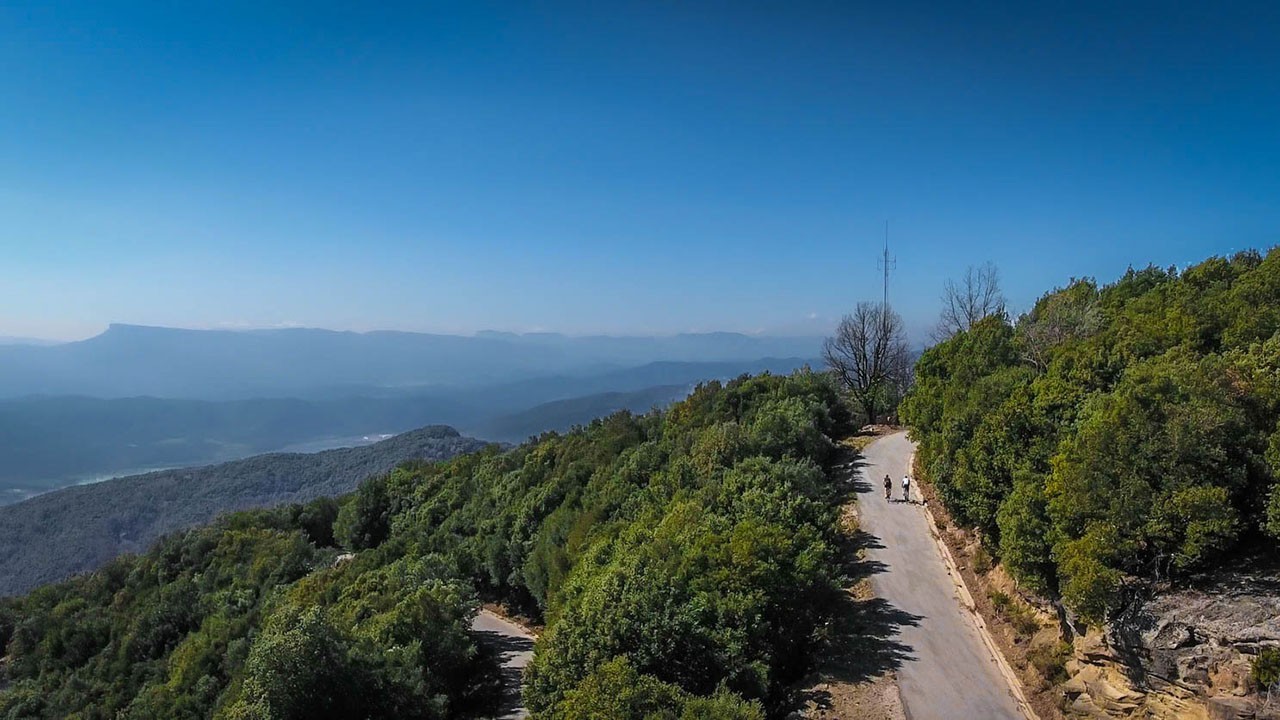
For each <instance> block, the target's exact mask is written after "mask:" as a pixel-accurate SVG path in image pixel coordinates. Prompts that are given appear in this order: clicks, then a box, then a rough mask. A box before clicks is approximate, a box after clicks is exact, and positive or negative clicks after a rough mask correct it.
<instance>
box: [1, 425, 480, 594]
mask: <svg viewBox="0 0 1280 720" xmlns="http://www.w3.org/2000/svg"><path fill="white" fill-rule="evenodd" d="M486 444H487V443H485V442H483V441H480V440H476V439H475V438H469V437H464V436H462V435H460V434H458V431H456V430H454V429H453V428H451V427H447V426H443V425H435V426H431V427H425V428H419V429H417V430H413V431H411V432H407V433H401V434H400V435H396V436H395V437H392V438H388V439H386V440H383V441H381V442H377V443H374V444H372V445H365V446H363V447H354V448H339V449H337V450H325V451H323V452H318V453H312V454H300V453H274V454H270V455H259V456H256V457H251V458H246V459H244V460H236V461H233V462H229V463H222V464H220V465H211V466H209V467H201V468H181V469H178V470H163V471H160V472H153V473H146V474H144V475H135V476H132V477H123V478H116V479H114V480H107V481H104V482H100V483H94V484H91V485H80V486H77V487H71V488H66V489H63V490H58V491H55V492H51V493H47V494H45V495H40V496H38V497H35V498H32V499H30V500H27V501H26V502H23V503H18V504H16V505H8V506H5V507H0V596H3V595H9V594H12V593H17V592H25V591H27V590H29V589H31V588H33V587H35V586H36V585H39V584H41V583H47V582H52V581H55V580H62V579H65V578H67V577H69V576H71V575H73V574H75V573H79V572H84V571H86V570H94V569H96V568H98V567H101V566H102V565H103V564H105V563H106V562H107V561H109V560H111V559H112V558H114V557H115V556H117V555H119V554H121V553H125V552H142V551H144V550H146V549H147V548H148V547H149V546H150V545H151V543H153V542H155V540H156V539H157V538H159V537H160V536H161V535H163V534H165V533H169V532H173V531H174V530H178V529H180V528H187V527H191V526H192V525H197V524H200V523H206V522H209V521H210V520H213V519H214V517H216V516H217V515H218V514H220V513H224V512H228V511H231V510H244V509H248V508H256V507H265V506H268V505H278V504H281V503H305V502H309V501H311V500H313V499H315V498H318V497H325V496H334V495H342V494H344V493H348V492H351V491H352V490H353V489H355V487H356V485H358V484H359V483H360V481H361V480H364V479H365V478H367V477H369V476H370V475H375V474H379V473H385V472H388V471H390V470H391V469H392V468H394V467H396V466H397V465H399V464H400V463H402V462H405V461H406V460H446V459H448V458H451V457H454V456H455V455H459V454H462V453H468V452H475V451H476V450H479V449H480V448H483V447H484V446H485V445H486Z"/></svg>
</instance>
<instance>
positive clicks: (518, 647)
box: [471, 610, 533, 720]
mask: <svg viewBox="0 0 1280 720" xmlns="http://www.w3.org/2000/svg"><path fill="white" fill-rule="evenodd" d="M471 630H472V632H474V633H476V635H478V636H479V638H480V641H481V642H483V643H486V644H488V645H489V646H490V647H493V648H494V649H495V650H497V651H498V653H499V654H500V656H501V659H502V682H503V686H504V687H505V689H506V694H505V696H504V697H503V698H502V702H501V707H500V709H499V711H498V712H499V713H500V714H499V715H498V718H499V720H518V719H519V718H527V717H529V712H528V711H527V710H525V708H524V705H523V704H522V702H521V699H520V682H521V680H522V679H523V675H524V668H525V666H526V665H528V664H529V661H530V660H532V659H533V635H532V634H531V633H530V632H529V631H528V630H525V629H524V628H522V627H520V626H519V625H516V624H515V623H513V622H511V621H510V620H506V619H504V618H501V617H498V616H497V615H495V614H493V613H491V612H489V611H488V610H481V611H480V613H479V614H478V615H476V618H475V620H473V621H472V622H471Z"/></svg>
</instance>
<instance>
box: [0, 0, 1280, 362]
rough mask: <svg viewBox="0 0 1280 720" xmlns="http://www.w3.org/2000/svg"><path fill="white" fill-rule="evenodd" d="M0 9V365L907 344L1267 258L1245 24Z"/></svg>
mask: <svg viewBox="0 0 1280 720" xmlns="http://www.w3.org/2000/svg"><path fill="white" fill-rule="evenodd" d="M305 8H306V10H305V11H299V10H298V9H297V8H296V7H290V6H288V5H285V4H270V5H261V4H257V5H249V6H246V5H235V4H220V5H218V6H216V7H211V8H193V7H186V6H163V5H137V4H130V3H119V4H117V3H110V2H108V3H94V4H84V3H75V2H54V3H32V4H29V5H25V6H24V5H21V4H19V5H8V6H6V9H5V10H4V11H0V19H3V20H5V21H6V25H5V27H6V42H5V43H4V44H3V45H0V68H4V69H6V70H8V72H5V73H3V76H4V78H5V79H4V81H3V82H4V87H5V97H6V102H5V103H4V105H3V107H0V154H3V156H4V157H5V158H6V162H5V163H4V164H3V166H2V167H0V215H3V216H4V217H5V223H4V224H3V227H0V246H3V247H4V250H5V252H4V260H5V262H4V263H3V264H0V308H2V309H0V335H8V336H19V337H37V338H51V339H59V340H66V339H72V338H84V337H88V336H91V335H93V334H95V333H96V332H98V331H100V330H101V329H102V328H104V327H106V325H107V323H109V322H112V321H126V322H129V323H134V324H140V325H156V326H171V327H201V328H218V327H227V328H234V327H242V326H256V327H270V326H278V325H302V326H308V327H325V328H334V329H340V330H346V329H349V330H356V331H366V330H373V329H398V330H405V331H418V332H435V333H451V334H468V333H472V332H475V331H477V330H481V329H486V328H489V329H496V330H499V331H504V330H508V331H526V332H527V331H540V330H547V331H556V332H562V333H566V334H573V335H583V334H600V333H609V334H620V335H657V334H672V333H677V332H687V331H712V330H717V331H733V332H751V333H769V334H792V335H795V334H799V335H817V334H825V333H828V332H830V331H831V329H832V328H833V327H834V326H835V324H836V323H837V321H838V319H839V317H840V315H841V314H842V313H845V312H847V311H849V310H850V309H851V308H852V307H853V305H854V304H855V303H857V302H858V301H859V300H865V299H879V297H880V294H881V288H880V279H881V276H880V270H879V268H878V266H877V260H878V257H879V254H880V251H881V248H882V245H883V243H884V239H885V223H886V221H887V222H888V223H889V240H890V245H891V254H892V255H893V256H895V258H896V261H897V265H896V269H895V272H894V275H893V277H892V278H891V287H890V298H891V300H892V302H893V304H894V306H895V308H897V309H898V310H899V311H900V312H901V314H902V315H903V317H904V319H905V321H906V325H907V327H908V329H909V330H910V332H911V334H912V336H913V337H916V338H922V337H924V336H925V334H926V333H927V330H928V329H929V328H930V327H931V326H932V324H933V322H934V320H935V319H936V316H937V310H938V296H939V294H940V292H941V289H942V285H943V283H944V282H945V281H946V279H947V278H949V277H954V276H956V275H959V274H960V273H963V272H964V270H965V268H966V266H968V265H971V264H981V263H983V262H986V261H992V262H994V263H996V264H997V265H998V266H999V267H1000V268H1001V271H1002V273H1003V277H1004V283H1003V284H1004V290H1005V294H1006V296H1007V297H1008V299H1009V301H1010V305H1011V307H1012V308H1013V309H1014V310H1015V311H1018V310H1025V309H1026V308H1027V307H1028V306H1029V305H1030V303H1031V302H1033V301H1034V300H1035V298H1036V296H1038V295H1039V294H1040V293H1041V292H1043V291H1044V289H1045V288H1049V287H1055V286H1058V285H1060V284H1062V283H1063V282H1064V281H1066V280H1067V279H1068V278H1071V277H1083V276H1094V277H1097V278H1098V279H1099V280H1102V281H1109V280H1111V279H1114V278H1116V277H1118V276H1119V275H1121V274H1123V272H1124V271H1125V269H1126V268H1127V267H1128V266H1130V265H1133V266H1138V267H1141V266H1145V265H1147V264H1148V263H1154V264H1155V265H1158V266H1170V265H1176V266H1179V267H1181V266H1183V265H1185V264H1186V263H1188V262H1190V261H1193V260H1198V259H1200V258H1204V257H1206V256H1209V255H1214V254H1229V253H1231V252H1232V251H1233V250H1236V249H1241V248H1246V247H1256V248H1266V247H1269V246H1271V245H1275V244H1277V243H1280V206H1278V205H1277V204H1276V203H1274V202H1273V199H1274V198H1275V197H1278V196H1280V174H1277V173H1275V170H1274V169H1275V167H1276V166H1277V165H1280V134H1277V133H1276V132H1275V128H1276V127H1277V125H1280V91H1278V90H1277V85H1276V84H1275V83H1274V82H1272V80H1273V79H1274V78H1275V77H1277V76H1280V53H1276V52H1275V45H1274V42H1273V37H1272V36H1273V33H1270V32H1268V31H1266V30H1265V29H1266V28H1274V27H1276V26H1277V22H1276V21H1277V20H1280V18H1277V17H1276V14H1277V13H1278V12H1280V9H1278V8H1277V7H1275V6H1252V7H1250V6H1224V7H1214V8H1212V9H1209V8H1197V7H1193V6H1178V7H1162V8H1161V9H1160V10H1159V11H1152V10H1149V9H1142V8H1137V7H1127V6H1114V5H1112V4H1108V3H1079V4H1073V5H1071V6H1069V7H1059V8H1043V7H1039V6H1018V7H1014V8H1009V9H1007V10H1002V11H998V12H997V11H995V10H994V9H993V8H983V7H970V6H964V7H936V6H934V5H932V4H926V3H920V4H915V3H905V4H895V5H894V6H893V7H878V6H859V5H856V4H837V5H829V4H816V3H815V4H804V5H788V6H785V7H784V6H777V7H768V6H754V7H747V6H740V7H735V8H733V10H732V11H731V12H730V11H723V10H721V9H716V8H713V7H710V6H702V5H663V4H658V5H655V4H651V3H629V2H622V3H611V4H610V5H609V6H608V7H601V6H593V5H590V4H584V3H565V4H564V5H562V6H561V9H562V11H558V12H557V11H554V10H551V9H544V10H538V9H536V8H531V7H527V6H521V5H518V4H505V3H499V4H494V5H468V6H463V7H423V6H420V5H395V4H388V5H379V6H376V7H374V6H361V7H358V8H357V7H340V6H316V5H314V4H308V5H306V6H305Z"/></svg>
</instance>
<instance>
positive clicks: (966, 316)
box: [933, 262, 1005, 342]
mask: <svg viewBox="0 0 1280 720" xmlns="http://www.w3.org/2000/svg"><path fill="white" fill-rule="evenodd" d="M1004 310H1005V299H1004V295H1003V294H1002V293H1001V292H1000V270H999V269H998V268H996V266H995V265H994V264H992V263H989V262H988V263H984V264H983V265H981V266H979V267H973V266H972V265H970V266H969V268H968V269H967V270H965V273H964V277H963V278H961V280H960V282H959V283H957V282H956V281H954V280H948V281H947V284H946V285H945V286H944V287H943V290H942V317H941V318H940V319H939V320H938V327H937V329H936V330H934V333H933V336H934V339H935V340H937V341H939V342H941V341H943V340H946V339H947V338H949V337H951V336H952V335H955V334H956V333H958V332H963V331H965V330H968V329H969V328H971V327H973V325H974V323H976V322H978V321H979V320H981V319H983V318H985V317H989V316H991V315H996V314H999V313H1002V312H1004Z"/></svg>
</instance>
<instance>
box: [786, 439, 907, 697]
mask: <svg viewBox="0 0 1280 720" xmlns="http://www.w3.org/2000/svg"><path fill="white" fill-rule="evenodd" d="M850 455H851V457H850V458H849V459H847V460H845V461H844V462H843V463H841V464H840V465H838V466H837V471H844V472H847V475H846V476H845V480H846V482H845V489H846V490H847V491H848V492H849V495H848V497H847V498H846V502H852V501H853V500H854V495H855V494H859V495H864V496H866V494H867V493H870V492H872V489H873V488H872V485H871V483H869V482H867V481H866V479H864V478H863V477H862V473H860V472H857V470H859V469H861V468H862V467H863V465H864V464H865V463H863V462H862V460H861V457H858V456H853V455H852V454H850ZM882 547H884V545H883V544H882V543H881V542H880V539H879V538H877V537H876V536H874V535H872V534H870V533H868V532H865V531H863V530H861V529H858V530H854V531H853V532H850V533H847V534H845V535H844V536H843V538H842V542H841V545H840V548H839V551H838V555H839V557H840V558H842V560H843V564H842V567H841V568H840V570H841V576H842V578H843V579H844V584H845V586H846V587H849V588H854V587H856V586H858V585H859V583H861V582H862V581H864V580H866V579H868V578H870V577H871V576H872V575H875V574H876V573H881V572H884V571H885V570H887V569H888V568H887V567H886V566H885V565H884V563H881V562H878V561H875V560H868V559H866V557H865V555H866V552H865V551H867V550H870V549H877V548H882ZM864 593H865V586H864V592H863V593H854V592H840V593H838V596H837V597H834V598H833V607H834V610H833V612H832V616H831V619H830V624H829V625H828V627H827V628H826V630H825V632H824V635H823V637H822V638H821V645H822V647H821V649H819V650H818V655H819V657H821V658H822V662H821V667H820V668H819V670H820V674H821V676H822V679H823V680H824V681H825V682H835V683H838V682H847V683H862V682H868V681H871V680H874V679H875V678H877V677H879V676H881V675H883V674H884V673H886V672H892V671H893V670H896V669H898V668H899V667H900V666H901V665H902V663H903V662H905V661H908V660H914V659H915V656H914V655H912V648H911V647H910V646H909V645H906V644H904V643H902V642H900V641H899V640H898V639H897V636H898V634H899V629H900V628H901V627H902V626H904V625H913V626H914V625H919V624H920V621H921V620H923V618H922V617H921V616H918V615H913V614H911V613H908V612H905V611H903V610H900V609H898V608H897V607H895V606H894V605H891V604H890V603H889V602H887V601H885V600H883V599H881V598H878V597H859V595H861V594H864ZM796 699H797V701H798V706H803V705H804V704H805V703H813V704H814V705H815V706H816V707H819V708H823V707H830V693H828V692H827V691H825V690H821V689H817V688H810V689H807V690H804V691H802V692H801V693H800V694H799V697H797V698H796Z"/></svg>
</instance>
